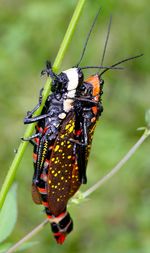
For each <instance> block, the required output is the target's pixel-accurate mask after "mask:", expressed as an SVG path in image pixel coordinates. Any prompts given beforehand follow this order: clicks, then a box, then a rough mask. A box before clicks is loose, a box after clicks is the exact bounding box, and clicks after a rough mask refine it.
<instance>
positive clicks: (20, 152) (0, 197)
mask: <svg viewBox="0 0 150 253" xmlns="http://www.w3.org/2000/svg"><path fill="white" fill-rule="evenodd" d="M85 2H86V0H79V1H78V3H77V6H76V8H75V11H74V14H73V16H72V19H71V21H70V24H69V26H68V29H67V31H66V34H65V36H64V39H63V41H62V44H61V46H60V49H59V51H58V54H57V56H56V59H55V62H54V65H53V68H54V70H55V71H58V69H59V67H60V65H61V62H62V60H63V57H64V55H65V53H66V50H67V48H68V46H69V43H70V41H71V38H72V35H73V33H74V30H75V28H76V25H77V22H78V19H79V17H80V15H81V11H82V9H83V6H84V4H85ZM50 81H51V80H50V78H47V81H46V84H45V86H44V92H43V102H42V105H41V107H40V108H39V109H38V110H37V111H36V113H35V114H34V116H36V115H39V114H40V113H41V110H42V108H43V105H44V103H45V100H46V98H47V96H48V94H49V92H50ZM34 127H35V124H31V125H29V126H28V127H27V129H26V131H25V134H24V137H28V136H31V135H32V133H33V131H34ZM26 147H27V142H22V143H21V144H20V146H19V148H18V151H17V154H16V155H15V158H14V160H13V162H12V164H11V166H10V168H9V170H8V173H7V176H6V178H5V181H4V183H3V186H2V189H1V192H0V208H1V207H2V205H3V203H4V200H5V198H6V195H7V192H8V190H9V189H10V187H11V185H12V182H13V181H14V178H15V175H16V171H17V168H18V166H19V164H20V161H21V159H22V157H23V154H24V152H25V149H26Z"/></svg>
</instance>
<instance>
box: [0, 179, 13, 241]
mask: <svg viewBox="0 0 150 253" xmlns="http://www.w3.org/2000/svg"><path fill="white" fill-rule="evenodd" d="M16 191H17V185H16V184H13V186H12V187H11V188H10V191H9V192H8V194H7V197H6V199H5V202H4V205H3V207H2V209H1V211H0V242H2V241H4V240H5V239H6V238H7V237H8V236H9V235H10V234H11V232H12V230H13V229H14V226H15V224H16V221H17V200H16Z"/></svg>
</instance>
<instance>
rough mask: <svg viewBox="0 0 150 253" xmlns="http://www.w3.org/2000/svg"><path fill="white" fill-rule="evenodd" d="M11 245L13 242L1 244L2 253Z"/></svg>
mask: <svg viewBox="0 0 150 253" xmlns="http://www.w3.org/2000/svg"><path fill="white" fill-rule="evenodd" d="M11 246H12V243H4V244H2V245H0V253H5V252H6V251H7V250H8V249H9V248H10V247H11Z"/></svg>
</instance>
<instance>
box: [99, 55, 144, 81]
mask: <svg viewBox="0 0 150 253" xmlns="http://www.w3.org/2000/svg"><path fill="white" fill-rule="evenodd" d="M143 55H144V54H139V55H135V56H131V57H129V58H126V59H124V60H121V61H118V62H116V63H114V64H113V65H111V67H112V68H114V67H115V66H118V65H120V64H121V63H123V62H126V61H130V60H133V59H136V58H139V57H141V56H143ZM110 69H111V68H110ZM108 70H109V69H105V70H103V71H102V72H101V73H100V76H102V75H103V74H104V73H105V72H106V71H108Z"/></svg>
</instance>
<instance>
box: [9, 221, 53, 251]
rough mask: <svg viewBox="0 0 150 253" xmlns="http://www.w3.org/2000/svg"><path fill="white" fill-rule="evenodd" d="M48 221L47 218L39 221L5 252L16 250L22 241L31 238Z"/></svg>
mask: <svg viewBox="0 0 150 253" xmlns="http://www.w3.org/2000/svg"><path fill="white" fill-rule="evenodd" d="M47 223H48V220H47V219H46V220H44V221H43V222H42V223H40V224H39V225H38V226H37V227H35V228H34V229H33V230H32V231H31V232H30V233H28V234H27V235H26V236H24V237H23V238H22V239H21V240H20V241H18V242H17V243H16V244H14V245H13V246H12V247H11V248H10V249H9V250H8V251H7V252H6V253H13V252H15V251H16V249H17V248H19V247H20V246H21V245H22V244H23V243H25V242H26V241H28V240H29V239H31V238H32V237H33V236H34V235H36V234H37V233H39V232H40V231H41V230H42V229H43V227H44V226H45V225H46V224H47Z"/></svg>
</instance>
